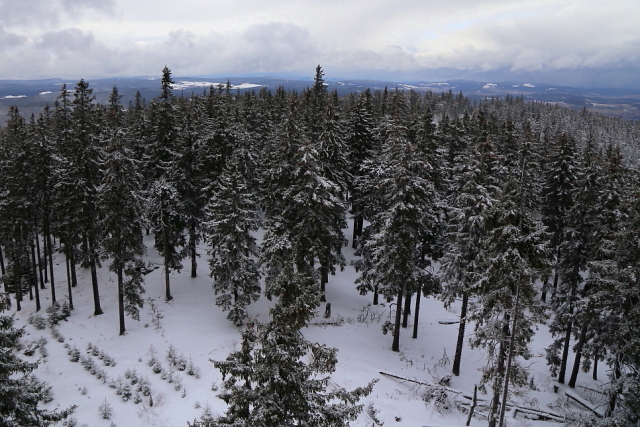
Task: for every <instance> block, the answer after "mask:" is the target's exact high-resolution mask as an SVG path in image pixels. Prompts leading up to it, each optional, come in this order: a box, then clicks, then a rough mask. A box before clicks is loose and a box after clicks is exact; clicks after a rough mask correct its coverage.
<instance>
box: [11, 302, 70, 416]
mask: <svg viewBox="0 0 640 427" xmlns="http://www.w3.org/2000/svg"><path fill="white" fill-rule="evenodd" d="M6 309H7V307H6V297H5V295H0V313H4V311H5V310H6ZM13 322H14V319H13V317H12V316H6V315H4V314H0V423H1V424H2V425H3V426H7V427H21V426H49V425H53V424H56V423H58V422H59V421H62V420H64V419H65V418H67V417H68V416H69V415H70V414H71V413H73V411H74V410H75V406H72V407H69V408H67V409H65V410H62V411H49V410H45V409H40V408H38V405H39V404H40V403H41V402H48V401H50V400H51V387H49V386H47V385H46V383H43V382H41V381H39V380H38V379H37V378H35V377H34V376H33V375H32V374H31V372H32V371H33V370H34V369H36V368H37V366H38V364H37V363H29V362H25V361H23V360H21V359H20V358H19V357H18V356H17V354H16V353H17V352H18V349H19V348H20V344H19V341H20V338H21V337H22V336H23V335H24V329H16V328H15V327H14V326H13Z"/></svg>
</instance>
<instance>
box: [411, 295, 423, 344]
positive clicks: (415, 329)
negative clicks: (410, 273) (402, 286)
mask: <svg viewBox="0 0 640 427" xmlns="http://www.w3.org/2000/svg"><path fill="white" fill-rule="evenodd" d="M421 294H422V288H420V289H418V292H416V308H415V313H413V336H412V338H414V339H415V338H418V319H419V318H420V297H421V296H422V295H421Z"/></svg>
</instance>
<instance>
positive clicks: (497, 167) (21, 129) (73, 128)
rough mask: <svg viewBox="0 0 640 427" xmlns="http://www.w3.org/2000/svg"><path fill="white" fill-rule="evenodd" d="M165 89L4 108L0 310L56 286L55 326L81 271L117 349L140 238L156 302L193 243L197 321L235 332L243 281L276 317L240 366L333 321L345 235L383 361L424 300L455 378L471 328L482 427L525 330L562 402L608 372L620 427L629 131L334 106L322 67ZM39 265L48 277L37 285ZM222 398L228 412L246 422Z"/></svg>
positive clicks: (591, 119) (634, 378)
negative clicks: (562, 392) (385, 307)
mask: <svg viewBox="0 0 640 427" xmlns="http://www.w3.org/2000/svg"><path fill="white" fill-rule="evenodd" d="M173 83H174V82H173V80H172V77H171V71H170V70H169V69H168V68H166V67H165V69H164V70H163V75H162V80H161V93H160V95H159V96H158V97H157V98H154V99H152V100H151V101H150V102H148V103H147V102H146V100H144V99H142V97H141V96H140V94H139V93H138V94H137V96H136V98H135V100H134V101H133V102H131V103H130V104H129V105H127V106H124V105H123V104H122V102H121V98H122V97H121V96H120V95H119V93H118V90H117V88H115V87H114V88H113V91H112V93H111V96H110V98H109V101H108V103H107V104H106V105H100V104H97V103H96V102H95V99H94V96H93V94H92V89H91V88H90V86H89V83H87V82H86V81H84V80H81V81H80V82H78V83H77V84H76V86H75V88H74V90H73V92H71V91H70V90H68V89H67V88H66V86H63V87H62V89H61V91H60V94H59V96H58V99H57V101H56V103H55V104H54V105H53V106H51V107H46V108H45V109H44V110H43V112H42V113H41V114H40V115H39V116H38V117H35V116H31V117H30V118H24V117H23V116H21V115H20V112H19V111H18V109H17V108H15V107H13V108H11V110H10V112H9V116H8V119H7V122H6V125H5V126H4V127H3V128H2V129H1V130H0V152H2V153H3V156H2V158H1V159H0V188H1V191H2V193H1V197H0V245H1V246H0V248H1V249H2V254H1V256H0V260H1V261H2V263H1V265H0V267H2V275H3V276H2V281H3V286H4V291H5V292H6V293H7V294H13V295H14V300H15V304H16V309H17V310H20V309H21V301H22V299H23V298H24V297H25V296H26V295H27V294H29V295H30V297H32V298H34V299H35V300H36V309H37V310H39V309H40V308H41V305H40V292H43V291H45V289H46V288H47V284H48V288H49V292H50V293H51V301H52V303H58V301H59V300H60V299H61V298H60V296H59V295H56V292H55V291H56V287H55V286H54V284H55V283H57V282H66V284H67V288H68V291H67V295H66V299H67V303H68V304H69V305H70V307H71V308H72V309H73V288H74V287H75V286H77V278H76V269H77V268H86V269H88V270H89V271H90V276H91V284H92V291H93V296H94V298H93V302H94V314H95V315H100V314H102V308H101V306H100V284H99V281H98V276H97V270H98V268H100V266H101V263H103V262H109V269H110V270H111V271H113V273H114V274H115V275H116V276H117V283H118V301H119V304H118V305H119V330H120V334H124V333H125V331H126V328H125V314H128V315H129V316H131V317H132V318H134V319H136V318H138V315H139V309H140V308H141V307H142V304H143V298H142V294H143V292H144V286H143V285H144V275H145V273H147V272H148V271H149V266H148V265H145V264H144V262H143V261H142V259H143V255H144V253H145V249H146V248H145V246H144V243H143V236H144V234H145V233H146V234H150V233H153V235H154V237H155V240H154V244H155V247H156V248H157V249H158V251H159V252H160V254H161V255H162V257H163V269H164V285H165V298H166V300H171V299H172V298H173V296H172V293H171V281H170V273H171V271H180V270H181V269H183V268H185V266H184V265H183V263H185V261H187V265H188V267H187V268H189V269H190V273H191V276H192V277H195V276H196V275H197V274H198V267H199V266H198V262H197V261H198V257H199V255H200V254H198V251H197V247H198V244H199V243H200V242H205V243H206V247H207V255H208V264H209V269H208V273H209V274H210V276H211V277H212V281H213V289H214V292H215V293H216V295H217V297H216V304H217V305H219V306H220V307H221V308H222V309H223V310H224V311H226V312H228V319H229V320H230V321H232V322H234V323H235V324H237V325H239V326H240V325H242V324H244V323H245V322H246V320H247V319H246V317H247V315H246V307H247V305H248V304H250V303H252V302H254V301H256V300H257V299H258V298H259V297H260V296H261V292H262V291H261V289H262V287H261V280H264V284H265V288H264V289H265V296H266V297H267V298H271V297H273V296H275V297H278V299H279V303H278V305H276V308H274V310H276V312H275V313H272V317H273V319H274V320H273V322H274V323H273V324H271V326H270V327H266V326H264V325H261V326H256V325H255V323H253V324H252V323H250V324H249V326H251V325H253V326H251V330H248V331H247V332H246V333H245V334H244V335H243V340H244V341H243V342H244V343H245V344H246V346H245V347H243V349H244V351H246V352H251V351H254V352H255V351H256V350H255V349H254V347H255V343H256V342H257V341H259V340H263V341H262V343H263V345H262V348H264V346H265V344H264V343H265V342H267V341H268V340H269V337H270V336H271V335H270V334H273V333H274V330H279V331H282V333H284V334H288V336H289V337H290V338H289V339H291V340H293V339H294V338H293V337H295V336H297V335H296V334H297V333H298V332H299V330H300V328H302V327H303V326H305V325H306V324H307V322H308V320H309V319H310V313H312V312H313V310H315V309H316V308H317V307H318V305H319V304H320V302H321V301H327V300H329V301H330V296H331V287H330V285H329V281H330V276H332V275H334V274H336V272H337V271H338V270H340V269H342V268H343V267H344V266H345V265H346V260H345V257H344V255H343V253H342V248H344V247H345V245H347V244H348V241H349V239H348V238H347V236H345V234H344V230H345V229H346V228H347V220H353V235H352V236H351V242H352V245H353V247H354V248H355V249H356V254H357V255H358V258H357V259H356V261H355V262H354V267H355V269H356V271H357V272H358V273H359V276H358V279H357V281H356V284H355V285H356V286H357V289H358V290H359V291H360V292H361V293H362V294H366V293H372V294H373V304H377V303H378V302H379V298H380V297H382V298H384V299H385V300H387V301H389V302H392V304H393V306H394V307H395V308H394V310H395V311H394V313H395V317H394V319H393V320H392V321H389V322H387V323H385V325H384V328H383V329H384V331H385V332H386V331H391V332H392V334H391V335H392V346H391V349H392V350H393V351H399V350H400V337H401V334H403V332H402V330H403V329H405V328H407V326H408V318H409V316H410V315H411V314H413V316H414V321H413V331H412V337H413V338H417V336H418V325H419V310H420V300H421V298H423V297H430V296H436V295H437V296H438V297H439V298H441V299H442V301H443V302H444V304H445V305H447V306H448V305H452V304H454V303H456V304H458V303H459V304H460V308H461V313H460V322H459V328H458V336H457V341H456V352H455V357H454V363H453V374H455V375H460V373H461V369H462V367H461V354H462V350H463V344H464V339H465V337H466V335H465V333H466V327H467V324H468V322H472V323H473V325H474V328H475V329H474V334H473V335H472V337H473V338H472V341H471V345H472V346H473V347H479V348H483V349H485V351H486V355H487V366H486V367H485V369H484V370H483V375H482V380H481V384H480V386H481V388H483V389H484V390H486V389H487V387H488V388H489V390H490V392H491V393H492V396H493V397H492V400H491V413H490V417H489V424H490V425H491V426H495V425H498V424H500V425H502V423H503V420H504V414H505V407H506V405H503V404H502V403H504V402H506V399H507V397H508V393H509V386H510V385H524V384H526V383H527V381H528V377H527V372H526V369H525V367H524V366H523V365H522V359H525V360H526V359H528V358H529V357H531V356H532V355H531V352H530V349H529V347H528V344H529V342H530V341H531V340H532V338H533V334H534V331H535V329H536V327H537V325H539V324H541V323H548V325H549V327H550V330H551V332H552V334H553V336H554V342H553V344H552V345H551V346H550V347H549V348H548V349H547V361H548V363H549V366H550V369H551V371H552V374H553V375H556V376H557V379H558V381H559V382H560V383H564V382H565V381H566V380H567V376H568V377H569V380H568V382H567V383H568V385H569V386H570V387H575V384H576V379H577V375H578V372H579V370H580V368H583V369H586V370H588V369H592V370H593V375H594V378H596V377H597V375H598V370H597V369H598V365H599V363H601V362H605V363H607V365H608V366H610V367H611V374H610V381H609V388H608V399H609V404H608V413H607V414H608V415H609V417H608V418H606V419H605V420H604V421H603V420H600V421H598V422H600V423H602V424H604V425H625V424H626V423H628V422H632V421H633V422H636V421H637V420H638V417H639V414H640V411H639V409H640V408H638V406H637V402H638V399H637V396H638V390H639V389H640V382H639V374H638V367H639V366H640V359H639V355H640V351H639V350H640V349H639V345H640V341H639V340H638V337H640V333H639V332H640V331H639V330H638V329H639V328H640V326H639V325H640V319H639V318H638V317H639V314H640V310H639V302H640V299H639V296H640V287H639V285H638V283H637V277H640V270H639V269H640V240H638V236H639V235H640V203H639V200H640V199H639V197H638V196H639V195H640V180H639V179H638V178H639V176H638V173H637V168H636V161H637V158H638V155H637V149H638V142H640V126H639V125H638V123H636V122H625V121H622V120H619V119H615V118H606V117H603V116H599V115H596V114H592V113H589V112H587V111H586V110H583V111H572V110H570V109H567V108H563V107H560V106H557V105H548V104H542V103H535V102H534V103H527V102H524V100H523V98H521V97H515V96H507V97H506V98H504V99H486V100H485V101H483V102H480V103H472V102H471V101H470V100H469V99H468V98H466V97H464V96H463V95H462V94H457V95H455V94H453V93H452V92H444V93H440V94H437V93H433V92H426V93H423V94H422V93H418V92H416V91H402V90H399V89H391V90H390V89H387V88H385V89H384V90H364V91H362V92H359V93H351V94H348V95H343V96H340V95H338V94H337V92H329V91H327V88H326V85H325V84H324V75H323V71H322V68H321V67H320V66H318V68H317V69H316V75H315V78H314V82H313V85H310V87H309V88H308V89H307V90H305V91H302V92H300V93H298V92H296V91H291V90H286V89H285V88H282V87H280V88H278V89H277V90H276V91H275V92H271V91H270V90H268V89H266V88H263V89H261V90H260V91H258V92H255V91H244V92H239V91H234V90H233V89H232V87H231V85H230V84H227V85H219V86H217V87H211V88H209V89H208V90H206V91H204V93H203V94H202V95H192V96H190V97H177V96H175V95H174V93H173V91H172V84H173ZM259 228H262V229H264V238H263V240H262V242H261V244H260V245H258V244H257V241H256V238H255V231H256V230H258V229H259ZM55 251H57V252H59V253H60V254H62V255H63V256H64V259H65V264H66V278H58V277H56V278H54V269H53V254H54V252H55ZM5 259H6V262H7V265H5ZM303 290H304V292H303ZM294 308H296V309H297V310H298V311H296V310H294ZM296 313H297V314H296ZM258 331H262V332H261V333H258ZM296 339H297V338H296ZM294 341H295V340H294ZM295 342H296V344H295V345H298V346H307V347H305V348H309V347H308V346H309V345H310V344H309V343H306V342H299V341H295ZM292 345H293V344H292ZM298 348H300V347H298ZM318 351H319V350H318ZM571 352H573V354H574V363H573V366H572V369H571V370H570V373H569V368H568V367H569V363H570V361H569V354H570V353H571ZM318 354H321V353H320V352H319V353H318ZM323 354H324V353H323ZM245 356H247V355H246V354H245ZM235 357H237V358H238V360H247V359H246V357H245V359H243V354H242V353H241V352H239V353H238V354H237V355H236V356H235ZM247 357H248V356H247ZM323 357H329V358H330V359H331V357H330V355H327V354H325V356H323ZM266 359H268V357H266V356H265V360H266ZM331 360H333V359H331ZM238 363H240V362H238ZM235 368H236V365H233V366H232V365H224V364H222V365H220V369H222V370H223V372H234V371H233V369H235ZM252 369H253V370H254V371H255V372H259V369H256V368H255V367H254V368H252ZM256 375H258V374H257V373H256ZM253 380H254V381H259V380H258V379H253ZM246 381H247V383H250V382H251V381H252V379H251V378H249V377H247V378H246ZM370 386H371V385H370ZM229 387H230V388H233V385H232V384H229ZM369 391H370V387H369ZM364 392H365V389H358V390H356V391H355V392H354V393H356V394H357V395H362V394H363V393H364ZM228 396H229V399H231V398H232V396H235V395H234V394H233V393H231V392H230V394H229V395H228ZM353 396H355V395H343V397H345V399H346V400H345V401H352V402H353ZM241 397H242V399H245V400H243V402H245V403H243V404H242V405H240V404H238V405H240V406H238V405H233V407H234V408H236V409H238V408H239V409H238V411H239V412H238V413H239V414H240V415H237V416H238V417H241V418H242V417H244V418H243V419H246V418H247V417H248V416H249V415H248V414H249V412H250V411H249V409H248V406H247V405H248V404H247V403H246V396H244V395H242V396H241ZM238 398H239V399H240V397H238ZM242 399H241V400H242ZM256 399H258V397H256ZM243 405H244V406H243ZM320 406H322V405H320ZM352 415H353V414H351V415H350V416H352ZM229 419H233V417H231V418H229ZM212 422H213V421H212ZM220 422H221V421H220ZM230 422H231V421H230ZM615 423H618V424H615ZM222 424H224V423H222ZM206 425H217V424H206Z"/></svg>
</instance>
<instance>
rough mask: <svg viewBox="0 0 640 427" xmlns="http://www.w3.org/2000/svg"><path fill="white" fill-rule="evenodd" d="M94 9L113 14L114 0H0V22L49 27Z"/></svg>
mask: <svg viewBox="0 0 640 427" xmlns="http://www.w3.org/2000/svg"><path fill="white" fill-rule="evenodd" d="M89 10H95V11H99V12H101V13H106V14H109V15H111V14H113V13H114V11H115V0H28V1H24V0H23V1H8V0H2V1H0V23H2V24H4V25H6V26H16V27H39V28H51V27H53V26H55V25H57V24H59V23H60V22H61V20H62V18H63V17H66V16H70V17H78V16H80V15H81V14H82V13H83V12H85V11H89Z"/></svg>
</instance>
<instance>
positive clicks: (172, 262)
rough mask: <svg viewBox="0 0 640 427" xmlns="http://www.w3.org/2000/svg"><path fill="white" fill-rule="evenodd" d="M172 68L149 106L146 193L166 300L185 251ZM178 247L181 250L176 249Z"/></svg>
mask: <svg viewBox="0 0 640 427" xmlns="http://www.w3.org/2000/svg"><path fill="white" fill-rule="evenodd" d="M173 83H174V81H173V79H172V78H171V70H169V68H168V67H164V69H163V70H162V80H161V89H162V92H161V94H160V97H158V98H157V99H155V100H154V103H153V104H152V105H151V126H152V129H151V130H150V132H151V136H150V140H151V142H150V147H149V148H150V150H151V154H150V157H149V167H150V168H151V173H152V176H153V182H152V183H151V184H150V187H149V188H148V193H147V199H148V201H149V205H148V214H147V215H148V218H149V220H150V221H151V224H152V226H153V229H154V232H155V237H156V240H155V246H156V249H158V251H159V252H160V254H161V255H162V256H163V258H164V273H165V274H164V281H165V299H166V300H167V301H169V300H171V299H173V296H172V295H171V278H170V273H171V271H172V270H178V271H180V270H181V269H182V263H181V261H182V259H183V258H184V256H185V251H184V250H182V249H181V248H180V247H181V246H182V247H184V244H185V236H184V231H183V230H184V228H185V226H186V215H185V205H184V199H183V198H182V196H181V194H180V189H179V185H180V183H179V179H180V178H181V176H182V174H181V173H180V168H179V164H180V156H181V152H180V150H179V148H180V147H179V144H178V142H179V126H178V115H177V112H176V106H175V98H174V95H173V90H172V85H173ZM179 248H180V249H179Z"/></svg>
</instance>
